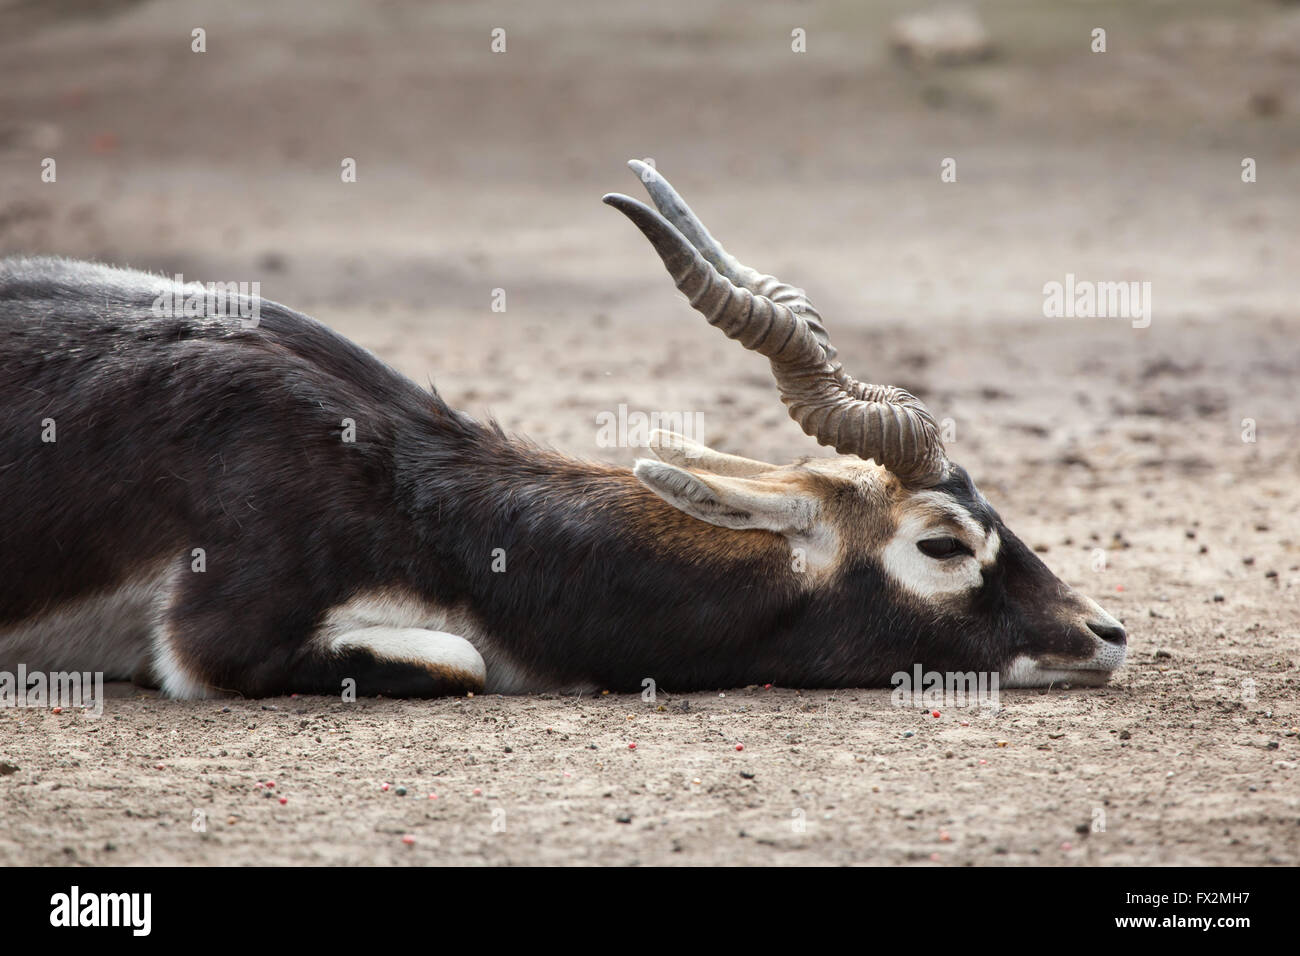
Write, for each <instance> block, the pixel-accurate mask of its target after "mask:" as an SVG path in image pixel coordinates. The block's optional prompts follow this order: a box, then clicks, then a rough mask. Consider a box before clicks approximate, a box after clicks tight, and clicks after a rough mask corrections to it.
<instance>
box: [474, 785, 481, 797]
mask: <svg viewBox="0 0 1300 956" xmlns="http://www.w3.org/2000/svg"><path fill="white" fill-rule="evenodd" d="M474 796H476V797H481V796H483V791H482V790H481V789H480V788H478V787H475V788H474Z"/></svg>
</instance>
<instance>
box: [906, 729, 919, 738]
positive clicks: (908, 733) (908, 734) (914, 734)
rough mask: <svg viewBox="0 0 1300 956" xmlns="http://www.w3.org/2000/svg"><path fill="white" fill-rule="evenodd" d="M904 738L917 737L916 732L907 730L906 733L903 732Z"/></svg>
mask: <svg viewBox="0 0 1300 956" xmlns="http://www.w3.org/2000/svg"><path fill="white" fill-rule="evenodd" d="M903 736H904V737H915V736H916V731H915V730H905V731H903Z"/></svg>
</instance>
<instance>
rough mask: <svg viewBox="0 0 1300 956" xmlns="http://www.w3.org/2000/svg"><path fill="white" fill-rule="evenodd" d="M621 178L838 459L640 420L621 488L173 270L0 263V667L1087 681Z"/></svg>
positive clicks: (984, 513) (241, 686)
mask: <svg viewBox="0 0 1300 956" xmlns="http://www.w3.org/2000/svg"><path fill="white" fill-rule="evenodd" d="M631 165H632V167H633V168H634V170H635V171H636V172H637V174H638V175H639V176H640V178H641V179H642V181H643V182H644V183H645V185H646V186H647V187H648V189H649V192H650V195H651V197H652V198H653V200H654V203H655V205H656V206H657V207H658V210H659V211H658V212H655V211H654V210H652V209H650V208H649V207H647V206H645V205H642V204H641V203H639V202H637V201H636V200H633V199H629V198H628V197H626V196H621V195H609V196H606V197H605V202H607V203H609V204H610V205H612V206H614V207H615V208H616V209H618V210H620V211H622V212H623V213H625V214H626V215H627V216H628V217H629V218H630V219H631V220H632V221H633V222H634V223H635V224H636V225H637V226H638V227H639V228H640V230H641V231H642V232H643V233H644V234H645V236H646V237H647V238H648V239H649V240H650V243H651V244H652V245H653V246H654V248H655V250H656V251H657V252H658V253H659V255H660V257H661V258H662V259H663V261H664V264H665V265H666V266H667V268H668V271H669V272H670V273H671V274H672V277H673V280H674V281H675V282H676V284H677V287H678V288H679V289H680V290H681V291H682V292H683V293H685V294H686V296H687V297H688V298H689V300H690V302H691V305H692V306H694V307H695V308H696V309H698V310H699V311H700V312H702V313H703V314H704V315H705V317H706V318H707V319H708V321H709V322H710V324H712V325H715V326H717V327H718V328H720V329H722V331H723V332H725V333H726V334H727V335H728V336H730V337H731V338H733V339H737V340H739V341H740V342H741V344H742V345H744V346H745V347H746V348H748V349H752V350H754V351H756V352H758V353H759V354H761V355H763V356H765V357H766V358H767V359H768V361H769V362H770V364H771V368H772V372H773V374H774V376H775V378H776V384H777V387H778V389H779V390H780V394H781V398H782V399H783V400H784V402H785V404H786V405H787V406H788V408H789V411H790V414H791V415H792V416H793V418H794V419H795V421H797V422H798V423H799V425H800V426H801V427H802V428H803V429H804V431H805V432H807V433H808V434H809V435H810V436H812V437H814V438H816V439H817V441H819V442H821V443H822V444H824V445H830V446H833V447H834V448H835V450H836V451H838V452H840V453H841V455H842V456H843V457H838V458H807V459H803V460H800V461H797V462H795V463H794V464H790V465H774V464H768V463H766V462H762V461H756V460H753V459H750V458H742V457H738V456H736V455H730V454H724V453H721V452H717V451H713V450H711V449H709V448H705V447H703V446H701V445H697V444H695V443H693V442H691V441H688V440H686V439H684V438H682V437H681V436H675V435H669V434H664V433H658V434H656V435H655V437H654V440H653V442H652V445H653V447H654V450H655V452H656V453H657V455H658V457H659V459H660V460H657V461H655V460H641V461H638V462H637V464H636V467H635V468H634V469H633V470H632V471H630V472H629V471H626V470H624V469H622V468H616V467H613V466H609V465H603V464H593V463H589V462H583V461H575V460H573V459H570V458H566V457H564V456H562V455H559V454H556V453H554V452H552V451H548V450H545V449H542V448H539V447H537V446H536V445H533V444H530V443H529V442H527V441H524V440H521V439H518V438H513V437H510V436H507V435H506V434H504V433H503V432H502V431H501V430H500V429H499V428H497V427H496V426H495V425H493V424H481V423H479V422H477V421H474V420H472V419H471V418H469V417H468V416H466V415H465V414H463V413H461V412H459V411H456V410H455V409H453V408H451V407H449V406H448V405H447V404H446V403H445V402H444V401H443V400H442V399H441V398H440V397H439V396H438V395H437V393H436V392H434V393H430V392H426V391H424V390H422V389H421V388H419V387H417V386H416V385H414V384H413V383H412V382H410V381H408V380H407V379H406V378H403V377H402V376H401V375H399V374H398V373H397V372H395V371H393V370H392V369H390V368H389V367H388V366H387V365H385V364H384V363H383V362H381V361H379V359H377V358H376V357H375V356H373V355H371V354H370V353H369V352H367V351H365V350H364V349H362V348H360V347H358V346H357V345H354V344H353V343H352V342H350V341H348V340H347V339H344V338H342V337H341V336H339V335H337V334H335V333H334V332H332V331H330V330H329V329H327V328H325V327H324V326H323V325H320V324H319V323H317V322H315V321H313V320H312V319H310V318H308V317H306V316H305V315H301V314H299V313H297V312H294V311H293V310H292V309H289V308H286V307H285V306H282V305H279V304H277V303H274V302H270V301H266V300H263V299H260V298H257V297H251V298H250V297H239V301H238V303H237V305H238V306H239V313H240V314H239V315H232V314H227V313H228V312H229V310H227V313H223V314H212V312H211V311H210V310H200V311H201V313H202V314H198V315H185V314H181V313H182V312H183V311H185V310H180V309H162V310H160V309H159V308H158V307H157V306H158V303H159V301H163V300H164V299H166V300H170V301H174V302H176V303H180V302H184V301H186V299H187V297H192V296H193V293H194V292H195V289H194V288H193V287H192V286H191V285H189V284H184V285H178V284H176V283H175V282H169V281H164V280H160V279H159V278H157V277H155V276H150V275H146V274H143V273H140V272H133V271H124V270H118V269H113V268H109V267H106V266H101V265H92V264H87V263H81V262H69V261H62V260H56V259H13V260H9V261H7V262H5V263H4V264H3V267H2V268H0V401H2V402H3V405H2V408H3V420H4V428H3V434H2V435H0V443H2V444H0V490H2V492H3V493H2V494H0V536H3V549H2V550H0V666H3V667H5V668H6V669H10V670H12V668H13V667H15V666H16V665H18V664H24V665H25V666H26V667H27V669H28V671H31V670H33V669H43V670H46V671H60V670H80V671H86V670H94V671H102V672H103V673H104V674H105V675H106V677H108V678H110V679H112V678H134V679H136V680H137V681H140V682H144V683H149V684H152V685H154V686H159V687H161V689H162V690H163V691H164V692H165V693H166V694H168V695H171V696H174V697H203V696H208V695H217V694H222V693H237V694H244V695H250V696H257V695H269V694H279V693H284V692H289V691H300V692H306V693H322V694H326V693H328V694H337V693H339V692H340V688H345V687H346V686H347V685H348V682H349V681H352V682H355V683H353V684H352V686H353V687H354V688H355V690H356V691H357V692H358V693H362V694H385V695H413V696H414V695H439V694H454V693H465V692H468V691H483V690H486V691H489V692H500V693H531V692H541V691H558V692H580V691H583V690H594V689H598V688H608V689H612V690H619V691H629V690H637V689H639V688H641V687H642V686H643V685H642V682H643V680H645V679H646V678H651V679H653V680H655V681H656V682H657V684H658V686H660V687H662V688H664V689H667V690H670V691H689V690H698V689H704V688H725V687H733V686H738V685H744V684H750V683H757V682H773V683H776V684H780V685H785V686H791V687H840V686H864V687H866V686H882V685H887V684H888V683H889V682H890V679H891V675H894V674H895V673H897V672H912V671H913V669H914V666H915V665H921V666H922V667H924V668H925V669H926V671H927V672H928V671H938V672H950V673H951V672H962V673H970V672H972V671H975V672H985V673H987V674H990V675H991V674H993V673H997V674H999V675H1000V678H1001V682H1002V684H1003V685H1004V686H1015V685H1021V686H1024V685H1046V684H1051V683H1056V682H1071V683H1074V684H1100V683H1102V682H1104V681H1105V680H1106V678H1107V676H1108V675H1109V674H1110V673H1111V672H1112V671H1113V670H1115V669H1116V668H1117V667H1119V666H1120V665H1121V664H1122V663H1123V661H1124V653H1125V633H1124V629H1123V628H1122V627H1121V626H1120V624H1119V623H1118V622H1117V621H1116V620H1115V619H1114V618H1112V617H1110V616H1109V615H1108V614H1106V612H1105V611H1103V610H1102V609H1101V608H1100V607H1098V606H1097V605H1096V604H1095V603H1093V602H1092V601H1091V600H1089V599H1088V598H1086V597H1084V596H1082V595H1080V594H1078V593H1076V592H1075V591H1073V590H1071V589H1070V588H1069V587H1067V586H1066V585H1065V584H1063V583H1062V582H1061V581H1060V580H1059V579H1057V578H1056V577H1055V576H1054V575H1053V574H1052V572H1051V571H1049V570H1048V569H1047V568H1046V567H1045V566H1044V565H1043V563H1042V562H1041V561H1040V560H1039V559H1038V557H1036V556H1035V555H1034V553H1033V552H1032V551H1031V550H1030V549H1029V548H1027V547H1025V545H1023V544H1022V543H1021V542H1020V540H1019V539H1018V538H1017V537H1016V536H1015V535H1014V534H1012V533H1011V532H1010V531H1009V530H1008V529H1007V527H1006V526H1005V525H1004V524H1003V523H1002V521H1001V519H1000V518H999V517H998V515H997V513H996V512H995V511H994V510H993V508H992V507H990V505H989V504H988V502H987V501H985V500H984V498H983V496H982V495H981V494H980V493H979V491H978V490H977V489H976V488H975V486H974V484H972V483H971V480H970V478H969V477H968V476H967V474H966V472H965V471H964V470H963V469H962V468H960V467H959V466H957V465H955V464H953V463H952V462H950V461H948V459H947V457H946V455H945V453H944V448H943V445H942V443H941V441H940V436H939V431H938V429H937V427H936V424H935V421H934V419H933V418H932V417H931V416H930V413H929V412H928V411H927V410H926V409H925V407H924V405H922V403H921V402H920V401H919V400H917V399H916V398H915V397H914V396H912V395H910V394H908V393H907V392H905V391H903V390H902V389H899V388H893V387H889V386H879V385H864V384H862V383H861V382H858V381H856V380H855V379H853V378H850V377H849V376H848V375H847V374H846V373H845V372H844V370H843V368H842V367H841V365H840V362H839V359H838V357H837V353H836V350H835V349H834V348H833V347H832V346H831V343H830V340H829V339H828V337H827V334H826V329H825V327H824V325H823V324H822V321H821V318H820V316H819V315H818V313H817V311H816V310H815V309H814V308H813V307H812V305H811V304H810V303H809V301H808V299H807V297H806V296H805V294H804V293H803V292H802V291H801V290H799V289H795V288H793V287H791V286H789V285H786V284H785V283H782V282H779V281H777V280H776V279H774V278H772V277H771V276H766V275H760V274H759V273H757V272H755V271H754V270H752V269H749V268H746V267H745V266H743V265H741V264H740V263H739V262H737V261H736V260H735V259H734V258H732V257H731V256H730V255H728V254H727V253H726V252H725V251H724V250H723V248H722V247H721V246H720V245H719V244H718V243H717V242H716V241H715V240H714V239H713V238H712V236H710V235H709V233H708V232H707V231H706V230H705V228H704V227H703V226H702V225H701V223H700V221H699V220H698V219H697V218H696V217H695V215H694V214H693V213H692V212H691V210H690V209H689V208H688V207H687V206H686V204H685V203H684V202H682V200H681V198H680V197H679V196H678V195H677V193H676V192H674V191H673V189H672V187H671V186H670V185H669V184H668V183H667V182H666V181H665V180H664V179H663V178H661V177H660V176H659V175H658V174H657V173H655V172H654V170H653V169H651V168H649V167H648V166H646V165H644V164H641V163H635V162H634V163H632V164H631ZM162 293H166V295H165V296H163V297H162V298H160V296H161V295H162ZM250 313H255V314H256V315H257V321H255V322H250V321H247V320H245V319H243V318H241V317H240V315H243V316H247V315H249V314H250Z"/></svg>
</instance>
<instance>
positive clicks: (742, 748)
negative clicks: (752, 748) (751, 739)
mask: <svg viewBox="0 0 1300 956" xmlns="http://www.w3.org/2000/svg"><path fill="white" fill-rule="evenodd" d="M736 749H737V750H744V749H745V745H744V744H736Z"/></svg>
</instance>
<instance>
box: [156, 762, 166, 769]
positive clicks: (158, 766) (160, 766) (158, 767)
mask: <svg viewBox="0 0 1300 956" xmlns="http://www.w3.org/2000/svg"><path fill="white" fill-rule="evenodd" d="M153 768H154V769H155V770H166V769H167V768H166V767H164V766H163V765H162V764H160V763H156V764H154V765H153Z"/></svg>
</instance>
